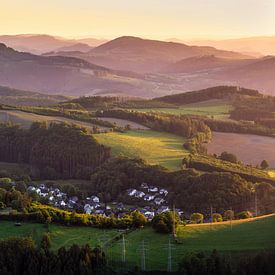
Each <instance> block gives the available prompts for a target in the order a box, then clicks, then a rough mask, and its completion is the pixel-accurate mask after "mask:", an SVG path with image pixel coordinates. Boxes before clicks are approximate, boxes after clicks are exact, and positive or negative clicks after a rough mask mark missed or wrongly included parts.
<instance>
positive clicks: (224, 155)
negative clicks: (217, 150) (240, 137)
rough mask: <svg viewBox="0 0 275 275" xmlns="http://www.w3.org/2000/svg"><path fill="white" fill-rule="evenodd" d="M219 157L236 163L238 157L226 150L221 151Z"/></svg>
mask: <svg viewBox="0 0 275 275" xmlns="http://www.w3.org/2000/svg"><path fill="white" fill-rule="evenodd" d="M220 159H221V160H225V161H229V162H232V163H238V158H237V157H236V156H235V155H234V154H231V153H228V152H222V153H221V155H220Z"/></svg>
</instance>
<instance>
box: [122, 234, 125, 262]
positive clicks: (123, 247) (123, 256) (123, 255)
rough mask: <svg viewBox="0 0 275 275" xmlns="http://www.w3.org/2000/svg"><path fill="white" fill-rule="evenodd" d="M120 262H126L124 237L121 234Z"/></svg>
mask: <svg viewBox="0 0 275 275" xmlns="http://www.w3.org/2000/svg"><path fill="white" fill-rule="evenodd" d="M121 249H122V250H121V261H122V262H123V263H125V262H126V245H125V237H124V234H122V242H121Z"/></svg>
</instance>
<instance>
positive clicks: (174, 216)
mask: <svg viewBox="0 0 275 275" xmlns="http://www.w3.org/2000/svg"><path fill="white" fill-rule="evenodd" d="M173 237H174V238H176V237H177V232H176V212H175V205H173Z"/></svg>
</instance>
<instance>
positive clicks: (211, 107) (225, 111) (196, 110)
mask: <svg viewBox="0 0 275 275" xmlns="http://www.w3.org/2000/svg"><path fill="white" fill-rule="evenodd" d="M232 108H233V107H232V105H230V103H229V102H227V101H225V100H209V101H204V102H199V103H194V104H187V105H183V106H180V107H178V108H151V109H150V108H149V109H133V110H136V111H139V112H163V113H168V114H174V115H186V114H192V115H202V116H209V117H214V118H216V119H226V118H228V117H229V111H230V110H231V109H232Z"/></svg>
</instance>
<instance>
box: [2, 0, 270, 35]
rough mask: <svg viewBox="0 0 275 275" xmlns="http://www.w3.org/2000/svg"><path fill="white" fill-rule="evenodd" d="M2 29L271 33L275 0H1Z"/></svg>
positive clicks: (88, 32)
mask: <svg viewBox="0 0 275 275" xmlns="http://www.w3.org/2000/svg"><path fill="white" fill-rule="evenodd" d="M0 33H1V34H21V33H47V34H54V35H62V36H75V37H78V36H98V37H107V38H108V37H115V36H120V35H136V36H145V37H152V38H172V37H178V38H205V37H208V38H227V37H241V36H261V35H275V0H0Z"/></svg>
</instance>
